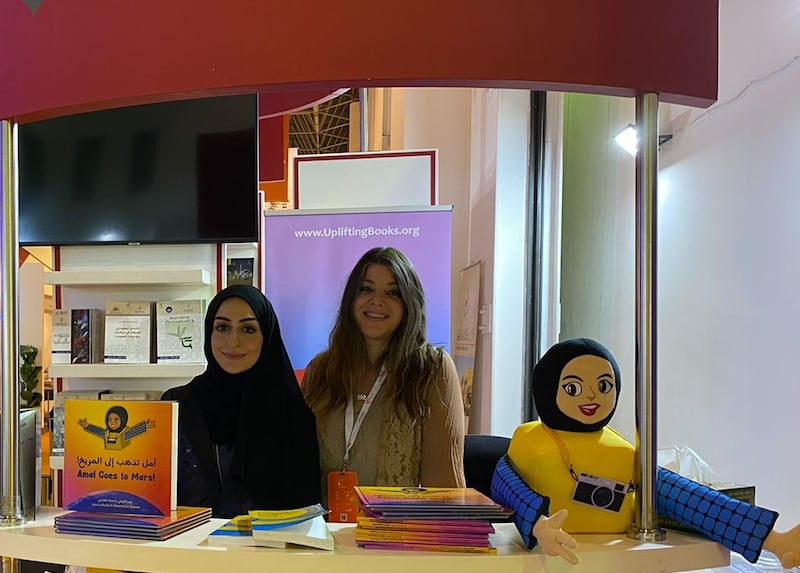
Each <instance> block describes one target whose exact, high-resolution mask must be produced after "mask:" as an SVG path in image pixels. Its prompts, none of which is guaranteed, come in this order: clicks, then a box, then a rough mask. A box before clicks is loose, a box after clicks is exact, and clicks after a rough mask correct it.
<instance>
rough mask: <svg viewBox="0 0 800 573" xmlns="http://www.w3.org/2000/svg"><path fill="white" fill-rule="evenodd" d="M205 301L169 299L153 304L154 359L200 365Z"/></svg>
mask: <svg viewBox="0 0 800 573" xmlns="http://www.w3.org/2000/svg"><path fill="white" fill-rule="evenodd" d="M204 314H205V301H203V300H199V299H192V300H172V301H163V302H158V303H156V362H157V363H158V364H202V363H203V362H205V354H204V353H203V315H204Z"/></svg>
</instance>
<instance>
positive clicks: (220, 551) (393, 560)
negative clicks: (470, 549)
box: [0, 509, 730, 573]
mask: <svg viewBox="0 0 800 573" xmlns="http://www.w3.org/2000/svg"><path fill="white" fill-rule="evenodd" d="M60 512H61V510H53V509H43V510H41V511H40V513H39V517H38V519H37V520H36V521H31V522H29V523H26V524H24V525H21V526H18V527H9V528H0V554H2V555H3V556H5V557H12V558H16V559H27V560H34V561H44V562H47V563H63V564H73V565H85V566H91V567H101V568H108V569H125V570H128V571H141V572H147V573H150V572H152V573H196V572H197V571H236V572H237V573H256V572H257V573H265V572H273V571H274V572H277V573H280V572H286V573H290V572H291V573H319V572H320V571H326V572H328V573H332V572H338V571H341V572H345V573H375V571H380V572H381V573H411V572H413V573H426V572H431V573H441V572H442V571H458V572H459V573H486V572H487V571H491V572H492V573H519V572H525V573H536V572H539V571H542V572H544V571H547V572H558V571H570V572H571V573H584V572H585V573H589V572H591V573H598V572H602V571H610V572H618V571H659V572H670V571H687V570H693V569H703V568H710V567H723V566H726V565H728V563H729V562H730V555H729V553H728V550H727V549H725V548H723V547H721V546H720V545H717V544H716V543H713V542H711V541H708V540H706V539H704V538H701V537H696V536H692V535H687V534H683V533H677V532H671V531H670V532H669V534H668V536H667V540H666V542H664V543H659V544H653V543H639V542H637V541H634V540H631V539H628V538H627V537H624V536H617V535H579V536H577V539H578V551H577V553H578V555H579V558H580V563H579V564H578V565H577V566H574V567H571V566H569V565H568V564H567V563H566V562H563V561H562V560H561V559H558V558H552V557H545V556H543V555H542V554H541V553H540V552H539V551H538V550H534V551H533V552H528V551H526V550H525V549H523V547H522V546H521V545H520V538H519V535H518V534H517V532H516V530H515V529H514V526H513V525H512V524H509V523H502V524H496V526H495V527H496V529H497V533H496V534H494V535H493V536H492V541H493V543H494V544H495V546H496V547H497V549H498V552H497V555H480V554H465V553H434V552H405V551H379V550H366V549H361V548H359V547H356V545H355V541H354V539H353V530H354V528H355V527H354V526H352V525H342V524H331V529H332V530H333V535H334V537H335V539H336V549H335V550H334V551H322V550H316V549H315V550H310V549H303V548H293V549H267V548H258V547H212V546H207V545H205V544H204V541H205V539H206V537H207V536H208V534H209V533H210V532H211V531H212V530H214V529H215V528H216V527H218V526H220V525H221V524H222V523H224V520H221V519H212V520H211V522H209V523H207V524H204V525H201V526H199V527H196V528H194V529H192V530H190V531H188V532H186V533H184V534H182V535H179V536H177V537H174V538H172V539H169V540H167V541H139V540H128V539H125V540H117V539H112V538H103V537H91V536H83V535H65V534H57V533H55V531H54V530H53V517H54V516H55V515H58V514H59V513H60Z"/></svg>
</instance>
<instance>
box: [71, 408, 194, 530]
mask: <svg viewBox="0 0 800 573" xmlns="http://www.w3.org/2000/svg"><path fill="white" fill-rule="evenodd" d="M177 442H178V403H177V402H166V401H138V400H137V401H114V400H67V401H66V402H65V406H64V478H63V505H64V507H65V508H66V509H70V510H74V511H88V512H100V513H119V514H135V515H156V516H168V515H170V511H173V510H175V508H176V500H177V465H178V464H177V462H178V459H177V458H178V446H177Z"/></svg>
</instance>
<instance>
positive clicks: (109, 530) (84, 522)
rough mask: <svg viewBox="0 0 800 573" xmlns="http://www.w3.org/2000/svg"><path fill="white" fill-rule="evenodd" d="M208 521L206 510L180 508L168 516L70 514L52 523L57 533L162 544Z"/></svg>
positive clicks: (88, 512)
mask: <svg viewBox="0 0 800 573" xmlns="http://www.w3.org/2000/svg"><path fill="white" fill-rule="evenodd" d="M210 519H211V509H210V508H208V507H182V506H179V507H178V508H177V509H176V510H175V511H170V514H169V515H168V516H163V517H161V516H148V515H138V516H137V515H119V514H109V513H96V512H91V511H71V512H69V513H66V514H64V515H61V516H58V517H56V518H55V519H54V522H55V528H56V533H74V534H78V535H102V536H104V537H125V538H128V539H149V540H152V541H163V540H165V539H169V538H170V537H174V536H175V535H178V534H179V533H183V532H184V531H187V530H189V529H191V528H193V527H195V526H197V525H200V524H203V523H206V522H207V521H208V520H210Z"/></svg>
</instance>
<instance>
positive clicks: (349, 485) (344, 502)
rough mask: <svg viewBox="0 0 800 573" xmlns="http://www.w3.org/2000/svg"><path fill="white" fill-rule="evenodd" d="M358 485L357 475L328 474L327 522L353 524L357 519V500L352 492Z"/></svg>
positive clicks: (349, 472) (350, 472) (351, 473)
mask: <svg viewBox="0 0 800 573" xmlns="http://www.w3.org/2000/svg"><path fill="white" fill-rule="evenodd" d="M357 485H358V474H357V473H356V472H352V471H341V472H340V471H335V472H328V521H330V522H334V523H355V522H356V517H358V500H357V497H356V492H355V491H354V490H353V488H354V487H355V486H357Z"/></svg>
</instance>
